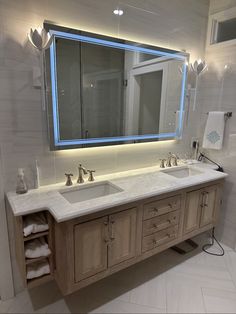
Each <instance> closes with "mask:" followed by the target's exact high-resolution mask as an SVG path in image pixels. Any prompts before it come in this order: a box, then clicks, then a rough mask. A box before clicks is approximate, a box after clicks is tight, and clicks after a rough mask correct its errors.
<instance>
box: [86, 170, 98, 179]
mask: <svg viewBox="0 0 236 314" xmlns="http://www.w3.org/2000/svg"><path fill="white" fill-rule="evenodd" d="M87 171H88V173H89V177H88V181H94V176H93V173H94V172H96V170H87Z"/></svg>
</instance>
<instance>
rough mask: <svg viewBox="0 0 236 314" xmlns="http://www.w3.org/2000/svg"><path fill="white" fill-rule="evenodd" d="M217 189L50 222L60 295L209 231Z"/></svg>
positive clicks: (214, 216)
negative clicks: (51, 224)
mask: <svg viewBox="0 0 236 314" xmlns="http://www.w3.org/2000/svg"><path fill="white" fill-rule="evenodd" d="M222 184H223V180H218V181H214V182H212V183H208V184H201V185H197V186H195V187H191V188H186V189H181V190H177V191H175V192H171V193H165V194H161V195H159V196H156V197H151V198H147V199H143V200H140V201H137V202H133V203H130V204H125V205H122V206H117V207H113V208H108V209H105V210H103V211H101V212H96V213H93V214H90V215H87V216H82V217H79V218H75V219H72V220H68V221H65V222H61V223H57V222H56V221H54V224H53V228H51V230H53V238H55V245H54V248H52V251H53V256H52V257H53V260H55V270H54V272H53V276H54V278H55V279H56V281H57V283H58V285H59V287H60V289H61V291H62V293H63V294H64V295H66V294H70V293H72V292H74V291H76V290H78V289H80V288H82V287H85V286H87V285H89V284H91V283H93V282H95V281H98V280H100V279H102V278H104V277H107V276H109V275H111V274H113V273H115V272H117V271H119V270H121V269H124V268H126V267H128V266H131V265H132V264H135V263H137V262H139V261H141V260H144V259H146V258H148V257H150V256H152V255H154V254H157V253H159V252H161V251H163V250H165V249H168V248H169V247H171V246H174V245H176V244H178V243H180V242H182V241H184V240H186V239H189V238H191V237H193V236H195V235H197V234H199V233H201V232H204V231H207V230H209V229H211V228H212V227H214V226H215V225H216V222H217V216H218V210H219V205H220V194H221V193H220V192H221V187H222ZM18 229H19V228H18ZM18 229H17V231H16V232H20V231H19V230H18ZM21 238H22V233H21ZM18 245H19V243H18ZM22 246H23V245H22ZM19 259H21V257H20V256H19ZM19 263H20V261H19Z"/></svg>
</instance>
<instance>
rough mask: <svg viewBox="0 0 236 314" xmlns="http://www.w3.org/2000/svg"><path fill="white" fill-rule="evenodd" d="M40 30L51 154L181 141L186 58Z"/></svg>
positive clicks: (52, 29)
mask: <svg viewBox="0 0 236 314" xmlns="http://www.w3.org/2000/svg"><path fill="white" fill-rule="evenodd" d="M45 26H46V28H47V29H48V30H49V31H50V33H51V34H52V35H53V43H52V45H51V47H50V51H49V53H48V55H47V56H46V57H47V58H46V61H47V62H46V64H47V78H48V79H47V86H48V88H47V89H48V91H49V93H48V100H49V101H48V103H49V110H48V114H49V125H50V139H51V147H52V148H53V149H65V148H73V147H89V146H100V145H109V144H112V145H113V144H121V143H133V142H143V141H154V140H162V139H172V138H176V137H180V136H181V132H182V121H183V113H184V100H185V85H186V68H187V66H186V64H187V62H188V54H186V53H183V52H178V51H173V50H169V49H164V48H160V47H154V46H149V45H144V44H141V43H135V42H130V41H127V40H122V39H117V38H111V37H106V36H102V35H98V34H91V33H87V32H84V31H78V30H71V29H66V28H62V27H56V26H52V25H49V24H45Z"/></svg>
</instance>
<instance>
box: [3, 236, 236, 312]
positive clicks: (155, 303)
mask: <svg viewBox="0 0 236 314" xmlns="http://www.w3.org/2000/svg"><path fill="white" fill-rule="evenodd" d="M197 241H198V242H199V243H202V242H204V241H206V239H205V236H204V237H203V236H201V237H198V239H197ZM224 248H225V256H223V257H214V256H210V255H207V254H205V253H204V252H202V251H201V249H199V250H195V251H194V253H190V254H188V255H187V256H181V255H178V254H177V253H175V252H174V251H172V250H168V251H166V252H163V253H161V254H159V255H156V256H154V257H153V258H150V259H148V260H146V261H143V262H142V263H139V264H137V265H135V266H132V267H130V268H129V269H126V270H124V271H121V272H119V273H117V274H115V275H113V276H111V277H109V278H107V279H104V280H101V281H99V282H97V283H95V284H93V285H91V286H89V287H87V288H85V289H83V290H80V291H79V292H76V293H74V294H72V295H70V296H67V297H65V298H63V297H62V296H61V294H60V292H59V290H58V288H57V286H56V284H55V283H54V282H51V283H48V284H46V285H44V286H42V287H39V288H35V289H33V290H30V291H23V292H22V293H20V294H18V295H17V296H16V297H15V298H14V299H12V300H9V301H5V302H0V313H88V312H92V313H236V252H234V251H233V250H231V249H229V248H227V247H224Z"/></svg>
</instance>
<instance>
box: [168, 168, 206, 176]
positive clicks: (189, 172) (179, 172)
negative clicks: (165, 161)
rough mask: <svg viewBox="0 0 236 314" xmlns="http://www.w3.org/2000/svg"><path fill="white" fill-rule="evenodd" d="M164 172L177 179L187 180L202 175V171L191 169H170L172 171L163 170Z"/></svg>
mask: <svg viewBox="0 0 236 314" xmlns="http://www.w3.org/2000/svg"><path fill="white" fill-rule="evenodd" d="M163 172H165V173H166V174H168V175H170V176H173V177H175V178H186V177H192V176H196V175H198V174H202V171H199V170H196V169H192V168H189V167H184V168H170V169H166V170H163Z"/></svg>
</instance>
